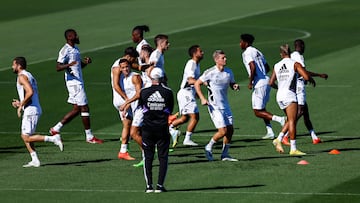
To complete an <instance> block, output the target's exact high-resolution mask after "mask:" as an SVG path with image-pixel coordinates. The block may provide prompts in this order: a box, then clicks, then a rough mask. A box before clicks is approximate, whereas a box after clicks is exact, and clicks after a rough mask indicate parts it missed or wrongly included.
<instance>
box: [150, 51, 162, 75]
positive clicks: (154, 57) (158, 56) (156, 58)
mask: <svg viewBox="0 0 360 203" xmlns="http://www.w3.org/2000/svg"><path fill="white" fill-rule="evenodd" d="M149 63H154V64H155V65H154V66H155V67H158V68H161V70H163V72H164V74H165V68H164V64H165V61H164V54H163V53H161V51H160V50H159V49H155V50H154V51H153V52H152V53H151V55H150V59H149Z"/></svg>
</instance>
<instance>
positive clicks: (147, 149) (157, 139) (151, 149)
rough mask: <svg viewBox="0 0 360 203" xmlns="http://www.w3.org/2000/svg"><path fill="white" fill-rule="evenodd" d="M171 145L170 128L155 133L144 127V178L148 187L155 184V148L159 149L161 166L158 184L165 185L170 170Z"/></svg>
mask: <svg viewBox="0 0 360 203" xmlns="http://www.w3.org/2000/svg"><path fill="white" fill-rule="evenodd" d="M169 145H170V133H169V130H168V128H166V129H164V130H162V131H154V129H146V128H144V126H143V127H142V148H143V150H144V156H145V164H144V176H145V181H146V184H147V185H148V186H149V185H151V186H152V184H153V179H152V165H153V160H154V155H155V147H156V148H157V152H158V159H159V165H160V167H159V176H158V184H159V185H164V182H165V177H166V173H167V168H168V155H169Z"/></svg>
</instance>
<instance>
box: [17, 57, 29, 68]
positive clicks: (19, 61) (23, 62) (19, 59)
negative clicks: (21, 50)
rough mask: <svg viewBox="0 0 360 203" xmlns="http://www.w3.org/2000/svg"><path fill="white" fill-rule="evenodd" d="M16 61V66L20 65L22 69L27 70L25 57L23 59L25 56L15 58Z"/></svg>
mask: <svg viewBox="0 0 360 203" xmlns="http://www.w3.org/2000/svg"><path fill="white" fill-rule="evenodd" d="M14 61H15V63H16V64H19V65H20V66H21V68H22V69H26V66H27V63H26V59H25V57H23V56H18V57H15V58H14Z"/></svg>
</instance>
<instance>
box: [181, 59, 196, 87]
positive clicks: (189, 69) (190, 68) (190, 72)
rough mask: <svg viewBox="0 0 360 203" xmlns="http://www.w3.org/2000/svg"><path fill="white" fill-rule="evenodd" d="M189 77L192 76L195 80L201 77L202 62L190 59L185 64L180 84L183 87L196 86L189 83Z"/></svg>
mask: <svg viewBox="0 0 360 203" xmlns="http://www.w3.org/2000/svg"><path fill="white" fill-rule="evenodd" d="M189 77H192V78H194V79H195V80H197V79H198V78H199V77H200V64H199V63H196V61H194V60H193V59H189V60H188V61H187V63H186V65H185V68H184V74H183V79H182V81H181V85H180V88H181V89H182V88H185V87H194V85H189V84H188V83H187V81H188V78H189Z"/></svg>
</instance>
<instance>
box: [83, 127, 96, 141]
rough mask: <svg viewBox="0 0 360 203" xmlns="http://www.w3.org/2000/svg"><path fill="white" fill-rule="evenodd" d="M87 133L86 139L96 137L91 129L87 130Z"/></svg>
mask: <svg viewBox="0 0 360 203" xmlns="http://www.w3.org/2000/svg"><path fill="white" fill-rule="evenodd" d="M85 135H86V139H87V140H91V139H93V137H94V135H93V134H92V132H91V129H87V130H85Z"/></svg>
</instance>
